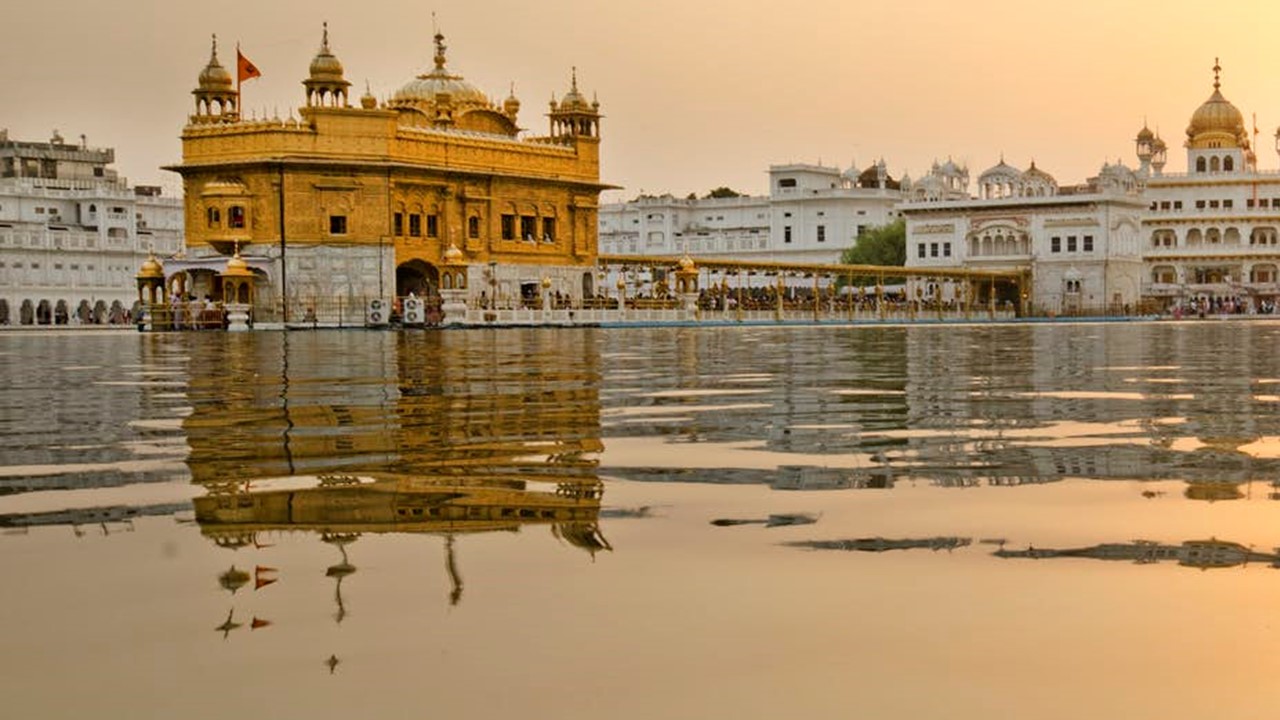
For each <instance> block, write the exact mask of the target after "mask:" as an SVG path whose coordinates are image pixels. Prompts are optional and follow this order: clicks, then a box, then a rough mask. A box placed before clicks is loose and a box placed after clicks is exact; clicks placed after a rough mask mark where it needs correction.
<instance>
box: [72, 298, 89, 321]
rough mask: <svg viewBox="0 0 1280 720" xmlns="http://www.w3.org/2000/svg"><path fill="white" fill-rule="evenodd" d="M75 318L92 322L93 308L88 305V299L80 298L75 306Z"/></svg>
mask: <svg viewBox="0 0 1280 720" xmlns="http://www.w3.org/2000/svg"><path fill="white" fill-rule="evenodd" d="M76 318H77V319H78V320H79V321H80V322H81V323H85V324H88V323H91V322H93V308H91V307H89V301H88V300H81V301H80V304H79V305H77V306H76Z"/></svg>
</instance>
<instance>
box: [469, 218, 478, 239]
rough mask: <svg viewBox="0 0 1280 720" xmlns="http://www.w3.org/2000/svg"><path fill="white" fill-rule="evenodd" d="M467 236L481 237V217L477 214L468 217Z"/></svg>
mask: <svg viewBox="0 0 1280 720" xmlns="http://www.w3.org/2000/svg"><path fill="white" fill-rule="evenodd" d="M467 237H469V238H472V239H475V238H478V237H480V218H478V217H476V216H475V215H472V216H471V217H469V218H467Z"/></svg>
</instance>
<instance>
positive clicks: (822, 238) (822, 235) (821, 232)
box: [818, 225, 827, 242]
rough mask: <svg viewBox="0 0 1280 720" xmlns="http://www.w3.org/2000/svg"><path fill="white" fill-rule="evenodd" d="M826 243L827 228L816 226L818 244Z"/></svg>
mask: <svg viewBox="0 0 1280 720" xmlns="http://www.w3.org/2000/svg"><path fill="white" fill-rule="evenodd" d="M826 241H827V226H826V225H819V226H818V242H826Z"/></svg>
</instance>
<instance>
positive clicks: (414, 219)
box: [409, 213, 422, 237]
mask: <svg viewBox="0 0 1280 720" xmlns="http://www.w3.org/2000/svg"><path fill="white" fill-rule="evenodd" d="M409 237H422V216H421V215H419V214H418V213H409Z"/></svg>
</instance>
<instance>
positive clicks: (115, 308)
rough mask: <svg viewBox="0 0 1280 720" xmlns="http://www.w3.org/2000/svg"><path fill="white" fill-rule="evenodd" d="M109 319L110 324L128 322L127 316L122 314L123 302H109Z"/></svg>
mask: <svg viewBox="0 0 1280 720" xmlns="http://www.w3.org/2000/svg"><path fill="white" fill-rule="evenodd" d="M109 317H110V320H111V324H112V325H125V324H127V323H128V322H129V318H127V317H125V314H124V303H122V302H120V301H119V300H116V301H115V302H113V303H111V310H110V316H109Z"/></svg>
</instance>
